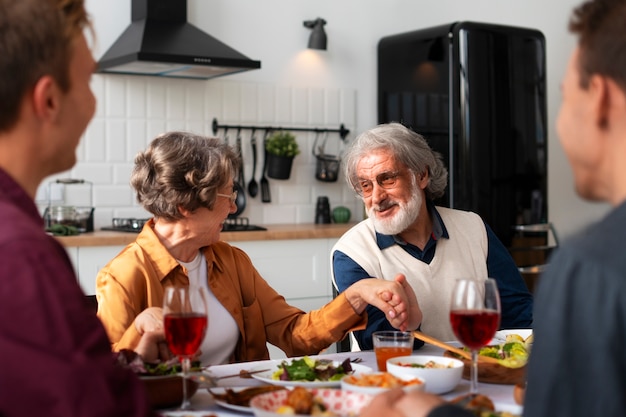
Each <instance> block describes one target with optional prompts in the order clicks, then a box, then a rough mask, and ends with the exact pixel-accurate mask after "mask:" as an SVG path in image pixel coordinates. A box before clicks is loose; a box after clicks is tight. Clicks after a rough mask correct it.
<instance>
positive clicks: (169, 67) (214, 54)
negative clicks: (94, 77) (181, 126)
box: [97, 0, 261, 79]
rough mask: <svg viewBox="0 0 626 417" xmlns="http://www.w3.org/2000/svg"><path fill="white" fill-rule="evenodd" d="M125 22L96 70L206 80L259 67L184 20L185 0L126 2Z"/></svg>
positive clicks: (259, 65)
mask: <svg viewBox="0 0 626 417" xmlns="http://www.w3.org/2000/svg"><path fill="white" fill-rule="evenodd" d="M131 20H132V21H131V24H130V26H129V27H128V28H127V29H126V30H125V31H124V33H122V35H121V36H120V38H119V39H118V40H117V41H115V43H114V44H113V46H111V48H109V50H108V51H107V52H106V53H105V54H104V55H103V56H102V58H100V61H99V62H98V71H97V72H100V73H118V74H131V75H152V76H162V77H178V78H198V79H209V78H214V77H219V76H222V75H228V74H234V73H237V72H242V71H248V70H252V69H258V68H261V62H260V61H254V60H251V59H250V58H248V57H247V56H245V55H243V54H241V53H239V52H237V51H236V50H234V49H232V48H231V47H229V46H227V45H226V44H224V43H222V42H220V41H219V40H217V39H215V38H214V37H212V36H210V35H208V34H206V33H205V32H203V31H201V30H200V29H198V28H197V27H195V26H193V25H192V24H190V23H188V22H187V1H186V0H132V3H131Z"/></svg>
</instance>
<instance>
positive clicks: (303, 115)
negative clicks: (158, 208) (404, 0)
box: [38, 74, 363, 229]
mask: <svg viewBox="0 0 626 417" xmlns="http://www.w3.org/2000/svg"><path fill="white" fill-rule="evenodd" d="M223 80H226V79H225V78H224V79H223ZM92 88H93V90H94V92H95V94H96V96H97V97H98V108H97V112H96V115H95V117H94V119H93V121H92V122H91V124H90V125H89V127H88V129H87V132H86V134H85V137H84V139H83V140H82V141H81V144H80V146H79V148H78V159H79V162H78V163H77V165H76V166H75V167H74V168H73V169H72V170H71V172H69V173H63V174H60V175H58V176H55V177H54V178H50V179H49V181H53V180H54V179H56V178H63V177H72V178H81V179H85V180H88V181H90V182H92V183H93V184H92V187H93V194H92V195H91V190H90V189H89V187H87V186H81V185H74V184H72V185H67V186H65V189H64V192H63V190H60V191H59V192H58V193H57V191H56V190H57V186H56V185H54V184H52V185H51V184H50V183H49V182H48V184H44V186H42V187H41V188H40V193H39V197H38V198H39V203H40V205H41V206H42V208H44V209H45V206H47V205H48V204H49V203H48V190H50V196H51V199H52V201H53V202H54V203H53V205H54V204H58V203H56V201H57V200H56V199H57V198H59V197H60V196H62V197H63V198H64V200H65V202H66V203H67V202H71V203H72V204H74V205H79V206H84V205H89V204H91V203H90V201H89V200H90V199H91V198H92V197H93V203H92V204H93V205H94V206H95V207H96V210H95V212H94V217H95V219H94V220H95V221H94V223H95V228H96V229H99V228H100V227H102V226H110V225H111V220H112V218H113V217H136V218H144V217H149V214H148V213H147V212H145V211H144V210H143V208H141V207H140V206H138V205H137V203H136V202H135V196H134V193H133V192H132V189H131V188H130V186H129V184H128V183H129V178H130V174H131V170H132V167H133V159H134V157H135V155H136V154H137V152H139V151H140V150H143V149H144V148H145V147H146V146H147V145H148V143H149V142H150V140H151V139H152V138H154V137H155V136H156V135H158V134H160V133H162V132H165V131H170V130H185V131H191V132H196V133H201V134H205V135H215V134H216V135H217V136H219V137H221V138H222V139H223V140H227V141H228V143H229V144H231V145H234V144H235V140H236V137H237V131H236V130H234V129H229V130H227V131H226V130H225V129H218V131H217V133H214V132H213V123H212V122H213V119H217V121H218V123H219V125H248V126H252V125H255V126H276V127H293V126H297V127H304V128H307V127H314V128H328V129H339V127H340V125H341V124H343V125H344V127H345V128H346V129H349V130H351V131H354V128H355V106H356V92H355V91H354V90H351V89H337V88H327V89H323V88H306V87H302V88H297V87H285V86H275V85H270V84H260V83H250V82H233V81H222V79H216V80H213V81H211V82H205V81H199V80H180V79H178V80H173V79H169V78H151V77H137V76H109V75H99V74H96V75H95V76H94V79H93V83H92ZM251 133H252V131H251V130H248V129H242V130H241V141H242V155H243V160H244V176H245V181H246V187H245V188H246V189H247V184H248V182H249V180H250V178H251V176H252V149H251V145H250V138H251V136H250V135H251ZM263 133H264V132H263V131H261V132H257V134H256V136H257V142H258V143H259V145H258V147H259V150H260V152H259V159H258V162H257V168H256V176H255V178H256V181H257V182H259V180H260V177H261V168H262V163H263V154H262V146H261V143H262V139H263ZM294 134H296V139H297V141H298V143H299V145H300V150H301V153H300V154H299V155H298V156H296V158H295V159H294V164H293V168H292V172H291V177H290V178H289V179H288V180H275V179H272V178H269V184H270V194H271V202H270V203H263V202H261V195H260V194H261V193H260V192H259V194H258V195H257V196H256V197H255V198H252V197H250V196H249V195H247V199H246V200H247V201H246V208H245V210H244V211H243V212H242V213H241V214H240V215H239V217H246V218H248V220H249V222H250V223H251V224H276V223H312V222H314V220H315V203H316V200H317V197H318V196H321V195H324V196H328V197H329V200H330V205H331V209H332V208H334V207H336V206H339V205H343V206H346V207H348V208H350V210H351V211H352V212H353V213H354V214H355V218H356V216H358V215H359V214H360V213H362V212H363V210H362V205H361V203H360V200H358V199H357V198H356V197H355V194H354V192H352V191H351V190H350V189H349V188H348V187H347V186H346V185H345V181H343V178H340V179H339V180H338V181H336V182H322V181H319V180H317V179H316V178H315V170H316V163H317V159H316V158H315V156H314V155H313V146H314V144H315V140H316V133H313V132H310V133H309V132H294ZM226 135H227V136H228V139H226ZM346 140H348V139H346ZM317 141H318V142H317V144H316V149H317V148H318V147H319V146H320V145H321V144H322V143H325V152H326V153H327V154H331V155H337V154H339V153H340V152H341V149H342V148H343V147H344V146H345V144H344V142H343V140H342V139H341V138H340V136H339V134H338V133H332V132H331V133H328V134H320V136H319V138H317ZM317 153H319V152H317Z"/></svg>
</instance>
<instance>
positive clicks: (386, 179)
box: [354, 171, 400, 197]
mask: <svg viewBox="0 0 626 417" xmlns="http://www.w3.org/2000/svg"><path fill="white" fill-rule="evenodd" d="M399 176H400V171H387V172H383V173H380V174H378V175H376V183H377V184H378V185H379V186H380V187H381V188H383V189H385V190H389V189H391V188H393V187H395V186H396V182H398V177H399ZM354 190H355V191H356V193H357V194H358V195H360V196H361V197H369V196H371V195H372V193H373V192H374V184H373V183H372V181H371V180H366V179H361V178H359V179H357V182H356V184H355V185H354Z"/></svg>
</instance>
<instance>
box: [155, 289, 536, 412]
mask: <svg viewBox="0 0 626 417" xmlns="http://www.w3.org/2000/svg"><path fill="white" fill-rule="evenodd" d="M196 291H198V290H197V289H196V290H194V292H193V293H192V292H191V290H189V288H184V287H183V288H178V289H172V290H171V291H169V292H168V293H166V297H165V302H164V323H165V334H166V340H167V341H168V345H169V346H170V349H171V350H172V351H173V352H174V353H175V354H176V355H177V356H178V357H179V358H180V361H181V364H182V373H181V374H179V376H181V377H182V380H181V381H180V382H179V385H180V387H179V390H180V391H182V393H181V394H182V395H181V398H182V404H181V405H180V406H179V407H176V408H165V407H156V406H155V408H157V409H159V412H160V413H161V415H163V416H165V417H180V416H197V417H206V416H214V417H215V416H216V417H226V416H241V415H245V414H250V415H252V414H253V415H254V416H255V417H276V416H279V415H294V414H295V415H312V414H315V412H316V411H318V412H324V414H323V415H333V416H347V415H350V416H356V415H358V413H359V411H360V410H361V409H362V407H364V406H366V405H367V404H368V403H369V401H371V398H372V397H373V396H374V395H376V394H377V393H379V392H383V391H385V390H389V389H392V388H396V387H399V388H401V389H403V390H404V391H405V392H411V391H412V390H419V391H426V392H430V393H433V394H437V395H440V396H441V397H442V398H443V399H444V400H447V401H452V402H456V403H457V404H459V405H461V406H463V407H466V408H470V409H472V410H480V411H481V412H482V411H485V410H489V412H490V413H491V412H494V411H495V412H496V415H506V416H507V417H508V416H521V414H522V407H521V405H519V404H520V403H521V402H522V401H520V392H519V391H520V386H521V387H524V385H523V383H524V375H525V365H526V361H527V359H528V354H529V352H530V348H531V346H532V330H530V329H526V330H524V329H515V330H510V331H502V330H500V331H497V329H498V326H499V322H500V299H499V294H498V290H497V287H496V285H495V282H494V280H493V279H491V278H489V279H487V280H486V281H477V280H472V279H460V280H457V283H456V286H455V288H454V291H453V296H452V302H451V306H450V322H451V326H452V329H453V331H454V333H455V335H456V336H457V339H458V341H456V342H445V341H441V340H438V339H436V338H434V337H432V336H429V335H427V334H424V333H422V332H420V331H413V332H411V331H379V332H374V333H373V335H372V341H373V346H374V350H373V351H357V352H341V353H330V352H328V353H322V354H320V355H314V356H304V357H301V358H282V359H270V360H263V361H253V362H242V363H235V364H226V365H213V366H207V367H204V368H202V369H196V370H195V371H193V372H190V362H191V358H192V356H193V353H194V352H196V351H197V350H198V347H199V345H200V341H201V340H202V338H203V337H204V333H205V330H206V326H207V313H206V300H205V297H204V293H203V292H202V291H199V292H196ZM168 294H172V295H171V296H168ZM170 298H171V299H170ZM519 333H522V334H523V335H522V334H519ZM415 338H417V339H420V340H422V341H423V342H425V344H424V346H422V347H421V348H420V349H417V350H413V346H414V343H413V342H414V339H415ZM494 376H495V377H494ZM183 381H185V382H186V383H181V382H183ZM429 381H430V383H429ZM188 384H191V385H192V388H191V389H189V387H188V386H187V385H188ZM149 393H150V392H149ZM152 395H153V397H154V394H153V393H152ZM152 404H153V406H154V404H155V403H154V402H152ZM166 407H170V405H169V404H167V406H166ZM490 415H492V414H490Z"/></svg>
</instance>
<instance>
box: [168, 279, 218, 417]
mask: <svg viewBox="0 0 626 417" xmlns="http://www.w3.org/2000/svg"><path fill="white" fill-rule="evenodd" d="M207 325H208V312H207V300H206V292H205V290H204V288H202V287H198V286H172V287H166V288H165V296H164V299H163V328H164V330H165V339H166V340H167V345H168V347H169V349H170V351H172V353H173V354H174V355H176V356H178V358H179V360H180V364H181V368H182V377H183V381H182V383H183V402H182V403H181V405H180V409H181V410H189V409H190V408H191V405H190V402H189V398H187V377H188V375H189V369H190V368H191V358H192V357H193V356H194V355H195V354H196V352H197V351H198V349H199V348H200V345H201V344H202V340H204V335H205V334H206V329H207Z"/></svg>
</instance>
